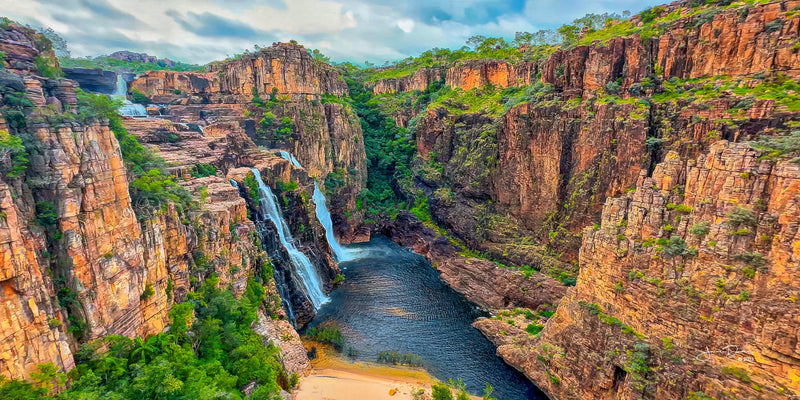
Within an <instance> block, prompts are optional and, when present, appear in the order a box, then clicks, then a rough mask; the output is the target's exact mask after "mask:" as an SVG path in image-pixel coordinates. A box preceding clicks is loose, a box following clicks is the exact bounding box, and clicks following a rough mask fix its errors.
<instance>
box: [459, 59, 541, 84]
mask: <svg viewBox="0 0 800 400" xmlns="http://www.w3.org/2000/svg"><path fill="white" fill-rule="evenodd" d="M536 72H537V66H536V65H535V64H532V63H527V62H521V63H519V64H516V65H515V64H510V63H508V62H505V61H497V60H472V61H468V62H465V63H462V64H460V65H457V66H454V67H452V68H450V69H448V70H447V76H446V77H445V84H446V85H448V86H450V87H454V88H456V87H458V88H461V89H462V90H472V89H474V88H482V87H484V86H486V85H493V86H496V87H500V88H507V87H512V86H523V85H530V84H531V82H533V80H534V78H535V76H536Z"/></svg>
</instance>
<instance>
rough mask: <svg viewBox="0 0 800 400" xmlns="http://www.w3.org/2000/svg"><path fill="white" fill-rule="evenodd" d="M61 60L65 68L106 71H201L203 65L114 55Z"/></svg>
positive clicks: (63, 58) (62, 58) (64, 58)
mask: <svg viewBox="0 0 800 400" xmlns="http://www.w3.org/2000/svg"><path fill="white" fill-rule="evenodd" d="M59 62H60V63H61V67H63V68H100V69H103V70H106V71H119V70H124V71H130V72H134V73H142V72H147V71H162V70H166V71H179V72H187V71H200V70H201V69H203V66H202V65H195V64H188V63H183V62H179V61H173V62H171V63H167V62H165V61H164V60H158V62H142V61H126V60H120V59H118V58H114V57H108V56H104V57H95V58H71V57H60V58H59Z"/></svg>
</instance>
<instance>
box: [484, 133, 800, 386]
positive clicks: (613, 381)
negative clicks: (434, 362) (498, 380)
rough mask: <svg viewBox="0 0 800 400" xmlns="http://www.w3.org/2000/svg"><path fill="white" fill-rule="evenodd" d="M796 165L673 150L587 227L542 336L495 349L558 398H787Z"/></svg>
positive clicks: (729, 149) (749, 153)
mask: <svg viewBox="0 0 800 400" xmlns="http://www.w3.org/2000/svg"><path fill="white" fill-rule="evenodd" d="M798 174H800V167H798V165H797V164H792V163H788V162H785V161H783V162H778V163H775V162H770V161H759V160H758V153H757V152H755V151H753V150H752V149H751V148H750V147H749V146H748V145H744V144H732V143H728V142H724V141H722V142H718V143H716V144H714V145H713V146H712V147H711V148H710V150H709V151H708V153H706V154H703V155H701V156H700V157H699V158H698V159H697V160H696V161H695V160H692V159H689V160H684V159H681V158H680V157H679V156H678V155H677V153H670V154H669V155H668V156H667V160H665V161H664V162H663V163H660V164H659V165H658V166H657V167H656V169H655V171H654V173H653V175H652V177H648V176H647V175H646V173H643V174H642V175H641V176H640V177H639V179H638V184H637V186H636V191H635V192H633V193H630V194H628V195H627V196H625V197H620V198H609V199H608V200H607V201H606V203H605V206H604V210H603V219H602V223H601V225H600V226H599V228H597V229H595V228H586V229H585V230H584V232H583V246H582V248H581V260H580V262H581V274H580V277H579V279H578V285H577V286H576V287H575V288H574V289H571V290H570V291H569V292H568V294H567V296H566V297H565V298H564V299H563V300H562V301H561V303H560V305H559V307H558V310H557V311H556V314H555V316H554V317H552V318H551V319H550V320H549V321H548V322H547V325H546V327H545V329H544V331H543V332H542V333H541V335H539V336H538V337H535V338H534V337H531V336H529V335H520V336H519V337H518V338H515V340H514V341H513V344H512V343H509V344H508V345H503V346H501V347H500V348H499V349H498V353H499V354H501V356H503V357H504V358H506V359H507V360H508V361H510V362H511V363H512V364H515V365H518V366H520V367H521V368H522V369H523V370H524V371H525V373H526V374H527V375H528V376H529V377H531V378H532V379H533V380H534V381H535V382H537V384H539V385H540V386H541V387H542V388H543V389H545V390H546V391H547V392H548V393H550V394H551V395H552V396H554V397H555V398H565V399H571V398H574V399H580V398H589V397H591V398H607V399H616V398H640V397H642V398H668V399H679V398H686V397H688V396H690V395H692V393H695V395H697V393H698V392H702V393H704V394H705V395H707V396H712V397H714V398H727V397H730V396H732V395H735V396H736V397H737V398H760V399H768V398H769V399H772V398H780V397H781V396H790V397H791V396H792V395H797V393H799V392H800V387H798V386H797V383H796V379H795V378H794V377H795V376H796V371H797V366H798V362H797V360H798V350H797V348H796V346H795V345H794V343H795V340H794V337H795V336H796V332H795V331H796V325H797V318H798V316H797V315H796V310H797V307H795V306H794V298H795V296H796V292H797V287H798V282H797V281H796V279H795V277H796V276H797V271H796V270H797V268H798V266H800V254H798V248H797V243H798V225H797V221H798V215H797V212H798V207H797V204H798V202H800V192H798V189H800V187H799V186H798V182H799V181H798V177H800V176H799V175H798ZM675 185H678V186H680V187H681V188H682V191H681V192H679V193H676V192H675V191H674V190H673V188H674V187H675ZM493 330H494V329H488V331H493ZM526 336H527V337H526ZM577 338H580V339H579V340H576V339H577ZM737 351H738V352H739V353H737Z"/></svg>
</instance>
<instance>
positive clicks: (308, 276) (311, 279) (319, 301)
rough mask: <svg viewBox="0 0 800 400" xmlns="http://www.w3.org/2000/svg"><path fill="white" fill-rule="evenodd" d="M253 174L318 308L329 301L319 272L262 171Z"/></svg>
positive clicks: (266, 210) (264, 204)
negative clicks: (296, 239) (297, 243)
mask: <svg viewBox="0 0 800 400" xmlns="http://www.w3.org/2000/svg"><path fill="white" fill-rule="evenodd" d="M253 175H255V178H256V181H257V182H258V187H259V191H260V195H259V197H260V198H259V201H260V202H261V208H262V210H263V212H264V213H265V215H266V217H267V218H269V220H270V221H271V222H272V223H273V224H275V227H276V228H277V231H278V239H279V240H280V243H281V245H282V246H283V248H284V249H286V253H288V254H289V262H290V263H291V264H292V267H293V271H294V273H296V274H298V275H299V278H300V281H301V282H302V284H303V286H304V289H305V294H306V295H307V296H308V298H309V300H311V303H312V304H313V305H314V309H316V310H318V309H319V307H320V306H321V305H323V304H324V303H326V302H327V301H328V297H327V296H325V293H324V292H323V291H322V280H321V279H320V278H319V274H318V273H317V270H316V269H315V268H314V265H313V264H312V263H311V260H309V259H308V257H306V255H305V254H303V252H302V251H300V250H298V249H297V247H295V245H294V239H293V238H292V234H291V232H290V231H289V226H288V225H287V224H286V221H285V220H284V219H283V215H282V213H281V210H280V208H279V207H278V199H277V198H276V197H275V195H274V194H273V193H272V190H270V188H269V186H267V185H265V184H264V181H263V180H262V179H261V172H260V171H259V170H258V169H256V168H253Z"/></svg>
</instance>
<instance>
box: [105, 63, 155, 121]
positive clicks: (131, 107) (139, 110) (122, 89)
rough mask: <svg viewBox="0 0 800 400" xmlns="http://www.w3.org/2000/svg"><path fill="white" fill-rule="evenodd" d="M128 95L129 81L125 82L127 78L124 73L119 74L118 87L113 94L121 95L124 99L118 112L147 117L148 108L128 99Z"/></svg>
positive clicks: (130, 115)
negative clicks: (123, 75)
mask: <svg viewBox="0 0 800 400" xmlns="http://www.w3.org/2000/svg"><path fill="white" fill-rule="evenodd" d="M127 95H128V83H127V82H125V78H123V77H122V75H120V74H117V88H116V89H115V90H114V94H113V96H121V97H122V99H123V100H122V107H120V108H119V109H118V110H117V113H119V115H122V116H124V117H146V116H147V109H146V108H145V107H144V106H143V105H141V104H133V103H132V102H131V101H130V100H128V99H127V97H126V96H127Z"/></svg>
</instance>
